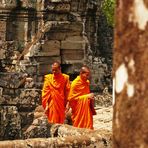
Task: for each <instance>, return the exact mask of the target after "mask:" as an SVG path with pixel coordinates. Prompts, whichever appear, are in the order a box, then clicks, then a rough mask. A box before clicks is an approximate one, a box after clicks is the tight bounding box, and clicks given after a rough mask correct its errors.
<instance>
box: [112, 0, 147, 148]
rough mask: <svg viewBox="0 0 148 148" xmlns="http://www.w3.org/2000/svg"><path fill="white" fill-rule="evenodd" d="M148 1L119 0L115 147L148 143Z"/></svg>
mask: <svg viewBox="0 0 148 148" xmlns="http://www.w3.org/2000/svg"><path fill="white" fill-rule="evenodd" d="M147 38H148V1H146V0H140V1H139V0H130V1H129V0H117V8H116V27H115V42H114V44H115V45H114V47H115V50H114V63H113V64H114V67H113V69H114V72H113V75H114V84H115V87H114V88H115V99H114V113H113V147H114V148H146V147H148V142H147V139H148V118H147V116H148V90H147V88H148V44H147V43H148V41H147Z"/></svg>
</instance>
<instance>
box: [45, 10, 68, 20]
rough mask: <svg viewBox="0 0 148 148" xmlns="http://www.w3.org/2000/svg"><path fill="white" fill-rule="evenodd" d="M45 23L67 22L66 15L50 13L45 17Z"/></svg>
mask: <svg viewBox="0 0 148 148" xmlns="http://www.w3.org/2000/svg"><path fill="white" fill-rule="evenodd" d="M46 18H47V21H67V20H68V14H65V13H58V14H57V13H54V12H53V13H52V12H51V13H50V14H48V15H47V16H46Z"/></svg>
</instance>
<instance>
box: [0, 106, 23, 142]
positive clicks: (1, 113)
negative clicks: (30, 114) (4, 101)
mask: <svg viewBox="0 0 148 148" xmlns="http://www.w3.org/2000/svg"><path fill="white" fill-rule="evenodd" d="M0 119H1V122H0V140H8V139H9V140H14V139H20V138H22V135H21V134H22V133H21V120H20V115H19V113H18V109H17V107H16V106H0Z"/></svg>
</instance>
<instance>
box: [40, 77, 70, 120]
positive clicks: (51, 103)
mask: <svg viewBox="0 0 148 148" xmlns="http://www.w3.org/2000/svg"><path fill="white" fill-rule="evenodd" d="M69 89H70V82H69V76H68V75H66V74H59V75H58V76H54V75H53V74H48V75H45V79H44V85H43V89H42V105H43V108H44V109H46V108H47V111H46V114H47V117H48V122H49V123H64V119H65V106H66V102H67V96H68V93H69Z"/></svg>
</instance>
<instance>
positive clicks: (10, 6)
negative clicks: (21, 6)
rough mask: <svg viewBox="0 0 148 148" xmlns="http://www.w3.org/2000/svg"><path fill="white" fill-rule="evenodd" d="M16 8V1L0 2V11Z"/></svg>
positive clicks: (4, 0)
mask: <svg viewBox="0 0 148 148" xmlns="http://www.w3.org/2000/svg"><path fill="white" fill-rule="evenodd" d="M16 6H17V0H13V1H9V0H3V1H0V9H14V8H15V7H16Z"/></svg>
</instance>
